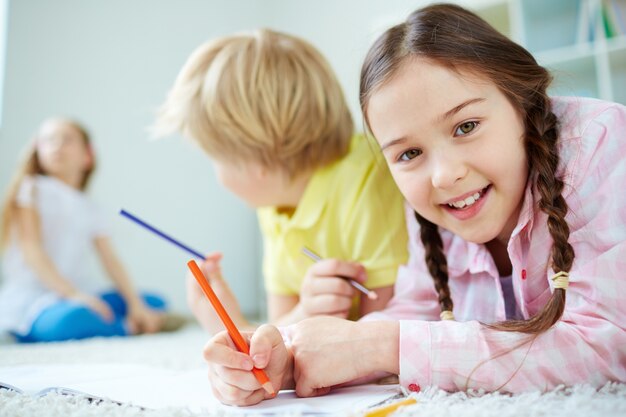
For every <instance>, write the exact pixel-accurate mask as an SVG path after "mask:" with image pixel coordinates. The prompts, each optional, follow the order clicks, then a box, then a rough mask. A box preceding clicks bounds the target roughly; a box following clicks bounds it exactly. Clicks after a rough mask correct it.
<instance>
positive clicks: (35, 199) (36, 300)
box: [0, 175, 107, 334]
mask: <svg viewBox="0 0 626 417" xmlns="http://www.w3.org/2000/svg"><path fill="white" fill-rule="evenodd" d="M16 200H17V205H18V206H20V207H32V208H34V209H36V210H37V213H38V214H39V219H40V227H41V239H42V243H43V247H44V250H45V251H46V253H47V254H48V256H49V257H50V259H51V260H52V263H53V264H54V265H55V266H56V268H57V269H58V271H59V273H60V274H61V276H63V277H64V278H65V279H67V280H69V281H70V282H71V283H72V284H73V285H74V286H75V287H76V288H78V289H79V290H80V291H85V292H91V291H93V290H94V289H95V287H94V284H93V283H92V280H91V279H90V277H89V276H88V275H87V274H86V271H87V263H88V262H87V258H86V254H87V251H89V250H91V248H92V247H93V241H94V239H95V238H96V237H99V236H106V235H107V233H106V224H105V221H104V219H103V216H102V213H101V212H100V209H99V208H98V207H97V206H96V205H95V204H94V203H93V202H92V201H91V200H89V199H88V198H87V196H86V195H85V193H83V192H81V191H79V190H77V189H75V188H72V187H70V186H69V185H67V184H65V183H63V182H61V181H60V180H58V179H56V178H54V177H48V176H43V175H37V176H34V177H27V178H25V179H24V181H23V182H22V184H21V186H20V189H19V191H18V195H17V199H16ZM15 232H16V230H15V228H13V229H12V230H11V237H10V241H9V244H8V245H7V248H6V250H5V252H4V256H3V259H2V284H1V285H0V330H11V331H14V332H16V333H18V334H27V333H28V331H29V330H30V327H31V325H32V322H33V320H34V319H35V318H36V317H37V316H38V315H39V313H40V312H41V311H42V310H43V309H44V308H46V307H48V306H49V305H50V304H52V303H54V302H56V301H58V300H59V297H58V296H57V295H56V294H55V293H54V292H52V291H51V290H50V289H48V288H47V287H45V286H44V285H43V283H42V282H41V281H40V279H39V278H37V275H36V274H35V272H34V270H33V269H31V267H30V266H29V265H27V264H26V262H25V260H24V255H23V253H22V251H21V250H20V248H19V246H18V244H17V239H16V236H15Z"/></svg>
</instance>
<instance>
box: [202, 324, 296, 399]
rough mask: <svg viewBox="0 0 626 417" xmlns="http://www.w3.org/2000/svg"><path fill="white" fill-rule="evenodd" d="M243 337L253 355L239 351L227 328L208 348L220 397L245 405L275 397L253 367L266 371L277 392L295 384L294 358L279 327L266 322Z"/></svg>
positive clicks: (212, 377)
mask: <svg viewBox="0 0 626 417" xmlns="http://www.w3.org/2000/svg"><path fill="white" fill-rule="evenodd" d="M242 336H243V337H244V339H245V340H246V341H247V342H248V343H249V345H250V355H249V356H248V355H246V354H245V353H242V352H239V351H238V350H237V348H236V347H235V344H234V343H233V341H232V339H231V338H230V336H229V335H228V333H227V332H225V331H224V332H221V333H218V334H217V335H215V336H214V337H213V338H212V339H211V340H209V342H208V343H207V345H206V346H205V348H204V358H205V360H206V361H207V362H208V363H209V381H210V382H211V388H212V390H213V395H215V397H216V398H217V399H218V400H220V401H221V402H222V403H224V404H230V405H238V406H242V405H253V404H257V403H259V402H261V401H263V400H266V399H269V398H273V396H272V395H270V394H268V393H267V391H265V390H264V389H263V388H262V387H261V384H260V383H259V381H258V380H257V379H256V377H255V376H254V374H253V373H252V372H251V371H252V368H253V366H256V367H257V368H259V369H263V370H264V371H265V373H266V374H267V376H268V377H269V379H270V382H271V383H272V386H273V387H274V389H275V390H276V391H278V390H280V389H281V388H289V387H291V386H293V380H292V370H293V357H292V355H291V352H289V351H288V350H287V348H286V346H285V344H284V342H283V338H282V336H281V334H280V332H279V331H278V329H277V328H276V327H274V326H271V325H263V326H261V327H259V328H258V329H257V330H256V331H255V332H254V334H252V333H251V332H243V333H242Z"/></svg>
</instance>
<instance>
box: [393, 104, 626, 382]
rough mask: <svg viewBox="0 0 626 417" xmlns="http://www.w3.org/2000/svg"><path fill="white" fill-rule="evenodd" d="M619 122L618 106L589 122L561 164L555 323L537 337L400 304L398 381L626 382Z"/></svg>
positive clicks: (623, 117) (623, 174)
mask: <svg viewBox="0 0 626 417" xmlns="http://www.w3.org/2000/svg"><path fill="white" fill-rule="evenodd" d="M615 110H617V111H615ZM624 126H626V110H624V107H622V106H619V107H618V108H616V109H615V108H614V109H612V110H610V111H608V112H605V113H604V114H603V115H601V116H600V117H598V118H596V119H595V120H594V121H593V122H592V123H590V124H589V126H588V127H587V129H586V130H585V132H583V135H587V139H585V140H584V141H583V142H584V145H583V151H582V152H581V157H580V158H579V159H577V160H575V161H573V162H572V163H573V165H574V166H572V167H569V168H568V169H572V170H575V171H576V175H574V176H572V177H571V178H574V181H575V182H574V183H573V184H572V190H573V192H572V194H571V195H570V196H569V197H568V198H567V201H568V205H569V206H570V212H569V213H568V217H567V220H568V224H569V226H570V239H569V242H570V244H571V245H572V246H573V248H574V251H575V253H576V257H575V259H574V264H573V266H572V268H571V270H570V277H569V280H570V284H569V288H568V289H567V293H566V300H567V301H566V306H565V311H564V313H563V316H562V318H561V320H559V321H558V322H557V323H556V324H555V325H554V326H552V327H551V328H550V329H549V330H547V331H546V332H544V333H542V334H540V335H537V336H532V335H525V334H520V333H514V332H503V331H495V330H490V329H488V328H487V327H485V326H484V325H483V324H481V323H479V322H477V321H469V322H449V321H445V322H443V321H435V322H429V321H420V320H408V319H407V316H408V315H409V314H408V312H409V311H410V310H409V307H404V308H400V305H401V304H400V302H401V301H403V300H402V299H399V300H397V301H396V302H395V303H393V304H395V305H390V308H389V309H388V311H389V313H390V314H392V315H393V316H394V317H397V318H400V320H401V321H400V382H401V384H403V385H404V386H408V385H409V384H418V385H422V386H431V385H432V386H438V387H440V388H442V389H445V390H451V391H455V390H464V389H467V388H480V389H485V390H489V391H492V390H503V391H509V392H522V391H528V390H549V389H553V388H555V387H557V386H558V385H561V384H564V385H573V384H577V383H587V384H590V385H592V386H596V387H600V386H602V385H604V384H605V383H606V382H608V381H626V349H625V348H624V346H626V330H625V328H624V326H625V325H626V296H625V295H624V294H626V277H625V276H624V273H623V271H625V270H626V195H624V193H621V192H617V191H616V190H623V189H624V186H625V185H626V164H625V163H624V162H623V161H624V158H625V157H626V146H624V141H623V128H624ZM620 135H621V138H620ZM548 275H550V274H548ZM546 279H548V276H546ZM412 313H416V311H415V308H413V311H412Z"/></svg>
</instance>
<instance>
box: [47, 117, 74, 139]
mask: <svg viewBox="0 0 626 417" xmlns="http://www.w3.org/2000/svg"><path fill="white" fill-rule="evenodd" d="M38 136H39V138H40V139H46V138H50V137H56V136H62V137H79V138H82V136H83V135H82V133H81V132H80V130H78V129H77V128H76V127H75V126H74V125H73V124H71V123H69V122H67V121H64V120H58V119H51V120H47V121H45V122H44V123H43V124H42V126H41V128H40V129H39V135H38Z"/></svg>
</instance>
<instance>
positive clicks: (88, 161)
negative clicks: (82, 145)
mask: <svg viewBox="0 0 626 417" xmlns="http://www.w3.org/2000/svg"><path fill="white" fill-rule="evenodd" d="M93 163H94V155H93V148H92V147H91V145H90V144H87V152H86V155H85V169H91V168H93Z"/></svg>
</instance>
